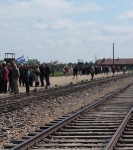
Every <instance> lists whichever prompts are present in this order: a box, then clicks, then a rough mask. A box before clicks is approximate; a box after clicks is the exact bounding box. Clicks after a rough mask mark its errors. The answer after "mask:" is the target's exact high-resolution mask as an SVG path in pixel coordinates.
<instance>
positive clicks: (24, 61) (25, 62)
mask: <svg viewBox="0 0 133 150" xmlns="http://www.w3.org/2000/svg"><path fill="white" fill-rule="evenodd" d="M28 60H29V59H28V57H26V58H25V59H24V60H22V61H21V63H23V64H28Z"/></svg>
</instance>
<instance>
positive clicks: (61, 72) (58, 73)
mask: <svg viewBox="0 0 133 150" xmlns="http://www.w3.org/2000/svg"><path fill="white" fill-rule="evenodd" d="M50 76H51V77H52V73H51V74H50ZM58 76H63V71H55V72H54V77H58Z"/></svg>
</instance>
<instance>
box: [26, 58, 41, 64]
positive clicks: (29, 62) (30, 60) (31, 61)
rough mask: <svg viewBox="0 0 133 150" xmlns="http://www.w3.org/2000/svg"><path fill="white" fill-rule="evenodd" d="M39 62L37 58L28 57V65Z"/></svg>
mask: <svg viewBox="0 0 133 150" xmlns="http://www.w3.org/2000/svg"><path fill="white" fill-rule="evenodd" d="M39 63H40V62H39V61H38V60H37V59H29V60H28V64H30V65H36V64H39Z"/></svg>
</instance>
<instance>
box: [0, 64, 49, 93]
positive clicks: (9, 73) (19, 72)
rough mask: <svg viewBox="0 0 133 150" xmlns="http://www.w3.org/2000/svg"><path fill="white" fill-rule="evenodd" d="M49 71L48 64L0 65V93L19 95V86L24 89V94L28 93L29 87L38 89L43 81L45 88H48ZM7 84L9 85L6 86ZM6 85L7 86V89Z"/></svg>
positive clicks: (42, 84)
mask: <svg viewBox="0 0 133 150" xmlns="http://www.w3.org/2000/svg"><path fill="white" fill-rule="evenodd" d="M50 74H51V70H50V68H49V66H48V64H37V65H35V66H31V65H23V64H21V65H17V64H16V63H14V62H13V63H10V64H6V62H3V64H0V93H7V91H9V92H10V93H11V94H13V93H14V94H19V86H25V87H26V93H29V90H30V86H33V82H35V86H36V87H38V86H39V84H40V83H41V85H40V86H42V87H43V86H44V79H45V80H46V86H50V80H49V75H50ZM8 82H9V84H7V83H8ZM7 85H9V86H8V87H7Z"/></svg>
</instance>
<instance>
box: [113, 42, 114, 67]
mask: <svg viewBox="0 0 133 150" xmlns="http://www.w3.org/2000/svg"><path fill="white" fill-rule="evenodd" d="M113 66H114V43H113Z"/></svg>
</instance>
